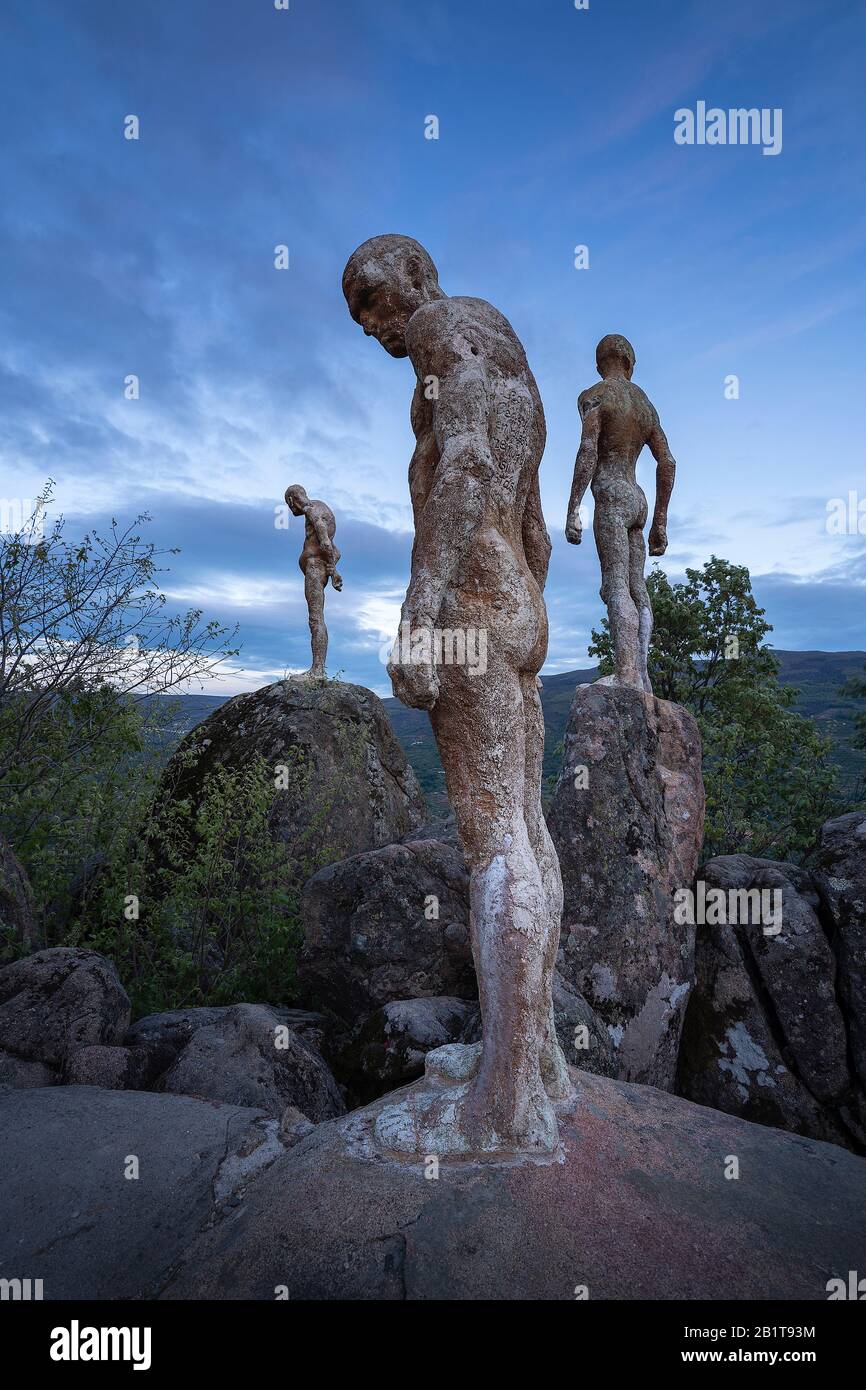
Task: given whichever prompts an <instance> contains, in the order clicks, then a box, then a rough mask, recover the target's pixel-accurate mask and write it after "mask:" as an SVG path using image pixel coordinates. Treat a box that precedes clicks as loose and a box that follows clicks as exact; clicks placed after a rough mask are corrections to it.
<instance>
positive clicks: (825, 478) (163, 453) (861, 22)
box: [0, 0, 866, 692]
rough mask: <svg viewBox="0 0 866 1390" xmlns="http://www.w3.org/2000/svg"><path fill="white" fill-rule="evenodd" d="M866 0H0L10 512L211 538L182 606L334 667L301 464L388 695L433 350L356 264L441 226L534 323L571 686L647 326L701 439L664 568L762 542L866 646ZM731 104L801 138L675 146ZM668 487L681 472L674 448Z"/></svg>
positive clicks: (823, 617)
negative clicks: (591, 432)
mask: <svg viewBox="0 0 866 1390" xmlns="http://www.w3.org/2000/svg"><path fill="white" fill-rule="evenodd" d="M864 16H866V12H864V7H863V5H862V3H861V2H860V0H824V3H822V4H820V5H816V4H815V3H814V0H727V3H725V4H719V3H715V0H652V3H651V4H650V3H646V0H590V6H589V9H588V10H577V9H576V8H575V5H574V3H573V0H472V3H471V4H470V3H467V0H423V3H421V0H290V8H289V9H288V11H286V10H278V9H276V8H275V4H274V0H138V2H137V3H134V4H133V3H129V2H128V0H125V2H124V3H121V0H39V2H38V3H36V0H3V4H2V9H0V68H2V82H0V117H2V135H3V138H2V148H0V174H2V188H3V199H2V206H0V222H2V235H3V243H4V244H3V255H2V262H0V264H2V276H3V282H4V291H3V294H2V297H0V496H3V497H5V498H7V499H8V498H13V499H14V498H19V497H20V498H27V497H32V496H35V494H36V493H37V492H38V491H39V489H40V487H41V486H42V484H43V483H44V481H45V479H46V478H47V477H49V476H50V477H52V478H54V479H55V480H56V495H57V500H58V504H59V507H60V509H61V510H62V511H63V512H64V514H65V515H66V516H67V518H68V519H69V520H68V525H69V527H70V530H71V531H72V532H73V533H76V532H77V531H80V530H83V529H86V528H87V527H89V526H90V525H94V524H96V525H98V524H100V523H104V520H105V518H106V517H107V516H110V515H112V514H115V515H117V516H118V517H120V518H127V517H132V516H134V515H135V514H136V513H138V512H141V511H147V512H149V513H151V514H152V517H153V521H152V523H151V525H150V528H149V532H150V534H151V535H152V537H153V539H154V540H155V541H157V542H158V543H160V544H165V545H171V546H179V547H180V548H181V554H180V555H178V556H176V557H174V558H173V560H172V567H171V571H170V573H168V574H167V575H166V576H164V587H165V588H166V591H167V592H168V594H169V597H170V600H171V603H172V605H173V606H175V607H177V608H184V607H187V606H190V605H193V606H197V607H201V608H203V609H204V610H205V613H206V614H207V616H209V617H216V618H219V619H221V620H223V621H225V622H228V623H232V624H233V623H234V622H238V623H240V625H241V636H242V640H243V653H242V663H243V666H244V668H245V669H244V672H243V674H233V675H230V676H227V677H226V678H225V680H224V682H223V686H222V688H223V689H225V690H236V689H245V688H249V687H250V686H256V685H258V684H261V683H262V682H263V681H265V680H271V679H274V678H276V677H278V676H280V675H282V674H283V673H284V672H285V671H286V669H299V668H301V667H303V666H306V665H307V664H308V660H309V647H308V634H307V628H306V611H305V606H304V601H303V592H302V580H301V575H300V572H299V570H298V568H297V555H298V552H299V549H300V544H301V538H302V522H300V521H295V520H293V521H292V524H291V526H290V527H289V529H288V530H286V529H277V528H276V527H275V526H274V508H275V506H276V505H277V504H278V503H279V502H280V501H281V499H282V495H283V492H284V489H285V487H286V485H287V483H289V482H295V481H299V482H302V483H303V484H304V485H305V486H306V488H307V491H308V492H309V493H310V494H311V495H312V496H318V497H323V498H325V499H326V500H327V501H328V502H329V503H330V505H331V506H332V507H333V509H334V511H335V512H336V513H337V516H338V533H337V540H338V543H339V545H340V546H341V548H342V550H343V562H342V564H341V570H342V573H343V575H344V579H345V589H344V592H343V593H342V594H341V595H336V594H334V595H333V596H331V595H330V593H329V597H328V621H329V628H330V631H331V654H330V660H329V668H330V670H331V672H332V673H337V672H340V673H342V675H343V676H344V678H345V679H349V680H356V681H359V682H361V683H363V684H366V685H369V686H371V687H373V688H374V689H377V690H379V691H380V692H385V691H386V688H387V683H386V678H385V673H384V671H383V668H382V666H381V664H380V659H379V652H380V649H381V646H382V642H383V640H384V639H386V638H388V637H390V636H392V635H393V631H394V629H395V626H396V621H397V616H398V612H399V602H400V599H401V597H402V593H403V590H404V588H405V584H406V580H407V574H408V563H409V550H410V544H411V533H410V525H411V513H410V509H409V505H408V491H407V485H406V469H407V464H408V460H409V456H410V453H411V449H412V443H413V441H412V436H411V431H410V428H409V421H408V410H409V400H410V396H411V390H412V370H411V366H410V365H409V363H408V362H396V361H394V360H393V359H391V358H389V357H387V356H386V354H385V353H383V352H382V350H381V349H380V348H379V347H378V345H377V344H375V343H374V342H373V341H372V340H369V339H366V338H365V337H364V336H363V334H362V333H361V332H360V330H359V329H358V328H357V326H356V325H355V324H353V323H352V321H351V320H350V319H349V316H348V313H347V311H346V307H345V304H344V301H343V298H342V295H341V291H340V275H341V272H342V268H343V265H344V264H345V261H346V259H347V257H348V255H349V253H350V252H351V251H352V250H353V248H354V247H355V246H356V245H357V244H358V243H359V242H360V241H362V240H364V239H365V238H366V237H368V236H372V235H375V234H376V233H380V232H392V231H393V232H405V233H408V234H410V235H412V236H414V237H416V238H418V239H419V240H420V241H422V242H423V243H424V244H425V246H427V247H428V249H429V250H430V252H431V254H432V255H433V257H434V260H435V261H436V262H437V265H438V266H439V270H440V277H441V281H442V284H443V287H444V288H445V289H446V291H447V292H448V293H453V294H470V295H476V296H479V297H481V298H484V299H489V300H490V301H492V302H493V303H494V304H495V305H496V306H497V307H498V308H500V309H501V310H502V311H503V312H504V313H505V314H506V315H507V317H508V318H509V319H510V320H511V322H512V323H513V325H514V327H515V329H516V330H517V333H518V334H519V336H520V338H521V339H522V341H523V343H524V346H525V347H526V351H527V354H528V357H529V361H530V365H531V366H532V368H533V370H534V372H535V375H536V377H537V379H538V382H539V386H540V389H541V393H542V396H543V399H544V402H545V408H546V411H547V418H548V446H547V452H546V454H545V458H544V461H543V463H542V495H543V500H544V509H545V514H546V517H547V522H548V526H549V529H550V532H551V537H552V539H553V542H554V555H553V561H552V566H551V577H550V582H549V588H548V602H549V605H550V609H551V647H550V658H549V663H548V667H547V669H548V670H550V671H562V670H568V669H571V668H572V667H575V666H584V665H587V664H589V663H588V661H587V652H586V648H587V642H588V640H589V633H590V629H591V627H592V626H593V624H596V625H597V623H598V621H599V619H600V617H601V613H602V607H601V601H600V599H599V598H598V584H599V576H598V572H597V559H596V556H595V551H594V546H593V545H592V543H591V542H590V543H589V544H586V543H585V544H584V545H583V546H582V547H581V548H580V549H579V550H577V549H575V548H573V547H571V546H568V545H566V544H565V541H564V537H563V530H562V528H563V524H564V514H565V506H566V501H567V497H568V491H569V486H570V481H571V471H572V467H573V463H574V454H575V450H576V446H577V443H578V437H579V423H578V417H577V410H576V397H577V395H578V393H579V392H580V390H581V389H583V388H584V387H585V386H587V385H588V384H589V383H590V382H591V381H592V380H593V379H594V378H595V371H594V348H595V344H596V342H597V341H598V339H599V338H600V337H601V336H602V335H603V334H604V333H608V332H620V333H625V334H626V335H627V336H628V337H629V338H630V339H631V341H632V342H633V343H634V345H635V348H636V351H637V358H638V365H637V369H636V373H635V379H636V380H637V381H638V382H639V383H640V384H641V385H642V386H643V387H644V389H645V390H647V392H648V393H649V395H650V397H651V398H652V400H653V401H654V402H655V404H656V406H657V407H658V409H659V412H660V415H661V418H662V423H663V424H664V426H665V427H666V429H667V433H668V437H669V439H670V442H671V447H672V449H673V452H674V455H675V456H676V458H677V460H678V465H679V471H678V475H677V485H676V491H675V493H674V498H673V503H672V509H671V523H670V527H669V532H670V536H671V545H670V549H669V551H668V554H667V556H666V557H665V559H664V561H663V564H664V568H665V569H666V570H667V571H668V573H669V574H670V575H671V576H672V577H677V576H679V575H681V574H682V572H683V570H684V568H685V566H687V565H700V564H702V563H703V562H704V560H706V559H707V558H709V556H710V555H711V554H713V553H714V554H717V555H721V556H724V557H725V558H727V559H729V560H732V561H736V562H738V563H743V564H746V565H748V566H749V568H750V570H751V572H752V575H753V582H754V587H755V590H756V592H757V594H758V597H759V599H760V601H761V602H762V603H763V604H764V605H765V606H766V608H767V612H768V616H769V618H770V620H771V621H772V622H773V624H774V625H775V632H774V637H773V640H774V642H775V644H776V645H777V646H779V647H791V648H823V649H828V650H831V649H832V650H843V649H850V648H860V647H863V646H864V645H866V640H864V636H866V634H864V622H863V617H864V598H866V467H864V450H863V438H864V415H866V393H864V390H863V348H864V341H863V340H864V335H863V329H862V325H863V316H864V304H866V263H864V247H866V180H864V158H863V149H864V138H866V130H864V125H866V119H864V102H863V97H862V89H863V72H864V68H866V17H864ZM699 101H705V102H706V103H707V105H708V106H709V107H720V108H723V109H725V110H727V109H728V108H732V107H758V108H768V109H776V108H779V109H781V112H782V137H783V138H782V150H781V152H780V153H779V154H777V155H775V156H766V155H764V154H763V152H762V149H761V148H760V147H759V146H732V145H726V146H718V145H715V146H713V145H692V146H686V145H678V144H676V143H675V141H674V138H673V137H674V129H675V120H674V112H675V111H676V110H677V109H679V108H683V107H688V108H691V109H695V108H696V106H697V103H698V102H699ZM129 115H135V116H137V117H138V119H139V122H140V138H139V139H138V140H127V139H125V138H124V121H125V118H126V117H127V116H129ZM431 115H435V116H437V117H438V120H439V139H438V140H429V139H425V121H426V118H427V117H429V116H431ZM279 244H285V245H287V246H288V247H289V253H290V268H289V269H288V270H277V269H275V267H274V248H275V246H277V245H279ZM577 245H586V246H587V247H588V248H589V268H588V269H581V270H578V269H575V266H574V251H575V247H576V246H577ZM130 374H135V375H136V376H138V377H139V380H140V398H139V399H138V400H127V399H125V396H124V380H125V378H126V377H127V376H129V375H130ZM731 376H736V377H737V378H738V379H739V398H738V399H728V398H726V390H725V383H726V378H729V377H731ZM640 476H641V479H642V482H643V484H644V486H645V487H646V488H647V489H648V490H649V489H650V488H651V485H652V481H653V469H652V463H651V460H650V458H649V456H648V455H645V456H644V459H643V460H642V462H641V465H640ZM851 490H854V492H855V494H856V496H855V499H854V502H855V505H856V503H857V502H862V504H863V512H864V517H863V520H862V522H861V526H862V530H863V532H864V534H859V533H858V532H857V517H856V515H853V514H852V516H851V518H850V529H851V530H852V531H853V532H854V534H847V535H838V534H832V533H831V532H829V531H828V528H827V515H828V510H827V509H828V504H831V505H832V503H833V500H834V499H841V498H844V499H846V500H847V499H848V495H849V492H850V491H851Z"/></svg>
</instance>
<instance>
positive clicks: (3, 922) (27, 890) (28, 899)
mask: <svg viewBox="0 0 866 1390" xmlns="http://www.w3.org/2000/svg"><path fill="white" fill-rule="evenodd" d="M0 928H5V929H6V930H8V931H11V933H12V939H13V940H14V941H21V942H23V943H24V944H25V945H26V946H30V947H31V948H32V947H35V945H36V942H37V935H38V931H37V925H36V911H35V907H34V902H33V889H32V888H31V887H30V880H29V879H28V877H27V875H26V873H25V872H24V867H23V865H22V864H21V861H20V859H19V858H18V856H17V855H16V854H15V852H14V850H13V849H12V846H11V845H10V844H9V843H8V842H7V841H6V840H4V838H3V836H2V835H0Z"/></svg>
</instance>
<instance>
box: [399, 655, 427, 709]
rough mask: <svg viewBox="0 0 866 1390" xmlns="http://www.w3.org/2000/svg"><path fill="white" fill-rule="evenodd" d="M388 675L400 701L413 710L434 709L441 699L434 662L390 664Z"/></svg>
mask: <svg viewBox="0 0 866 1390" xmlns="http://www.w3.org/2000/svg"><path fill="white" fill-rule="evenodd" d="M388 675H389V676H390V677H391V686H392V688H393V690H394V694H395V696H396V697H397V699H398V700H402V701H403V704H404V705H409V706H410V707H411V708H412V709H432V708H433V706H434V705H435V703H436V701H437V700H438V698H439V677H438V676H437V675H436V667H435V666H434V665H433V664H432V662H427V661H420V662H414V661H413V662H411V663H410V664H404V663H403V662H394V661H393V660H391V661H389V662H388Z"/></svg>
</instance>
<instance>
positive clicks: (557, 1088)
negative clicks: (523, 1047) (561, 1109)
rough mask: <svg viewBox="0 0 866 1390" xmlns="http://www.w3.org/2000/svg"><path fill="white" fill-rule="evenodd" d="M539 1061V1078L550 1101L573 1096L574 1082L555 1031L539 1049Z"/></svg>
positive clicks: (562, 1099) (568, 1098) (563, 1099)
mask: <svg viewBox="0 0 866 1390" xmlns="http://www.w3.org/2000/svg"><path fill="white" fill-rule="evenodd" d="M540 1061H541V1079H542V1081H543V1082H544V1089H545V1091H546V1092H547V1094H548V1096H549V1098H550V1099H551V1100H552V1101H565V1100H571V1099H572V1098H573V1096H574V1084H573V1082H572V1080H571V1072H570V1071H569V1070H568V1063H567V1062H566V1060H565V1054H564V1053H563V1050H562V1048H561V1047H560V1045H559V1041H558V1039H557V1036H556V1034H555V1033H554V1034H553V1036H552V1037H550V1038H548V1040H547V1042H546V1043H545V1044H544V1047H543V1048H542V1049H541V1059H540Z"/></svg>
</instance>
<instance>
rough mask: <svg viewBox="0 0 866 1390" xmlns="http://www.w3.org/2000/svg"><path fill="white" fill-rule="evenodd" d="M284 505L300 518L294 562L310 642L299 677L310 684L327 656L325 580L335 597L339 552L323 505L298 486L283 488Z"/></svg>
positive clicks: (321, 670) (330, 516)
mask: <svg viewBox="0 0 866 1390" xmlns="http://www.w3.org/2000/svg"><path fill="white" fill-rule="evenodd" d="M286 503H287V504H288V508H289V511H290V512H291V513H292V515H293V516H302V517H303V518H304V523H305V524H304V548H303V550H302V551H301V558H300V560H299V561H298V564H299V565H300V567H301V569H302V570H303V572H304V596H305V597H306V600H307V610H308V612H309V615H310V638H311V642H312V648H313V664H312V666H311V667H310V669H309V671H304V672H303V676H308V677H309V678H310V679H312V680H324V679H325V661H326V659H327V656H328V629H327V628H326V627H325V588H326V586H327V583H328V580H329V579H330V581H331V586H332V588H334V589H336V590H337V593H339V592H340V590H341V589H342V587H343V581H342V579H341V578H340V576H339V574H338V573H337V561H338V560H339V558H340V552H339V550H338V549H337V547H336V546H335V545H334V532H335V531H336V529H337V523H336V521H335V520H334V513H333V512H332V511H331V508H330V507H329V506H327V505H326V503H324V502H317V501H316V500H315V498H312V499H311V498H309V497H308V496H307V494H306V492H305V491H304V489H303V488H302V487H301V485H300V483H292V485H291V487H287V488H286Z"/></svg>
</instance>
